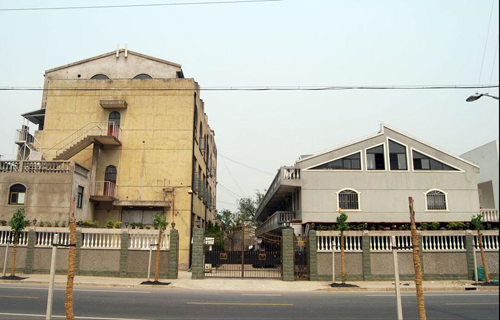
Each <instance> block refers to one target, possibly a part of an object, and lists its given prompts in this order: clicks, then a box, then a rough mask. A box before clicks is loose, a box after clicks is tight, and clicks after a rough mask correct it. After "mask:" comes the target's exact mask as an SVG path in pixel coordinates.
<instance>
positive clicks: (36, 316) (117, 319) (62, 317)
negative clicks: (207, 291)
mask: <svg viewBox="0 0 500 320" xmlns="http://www.w3.org/2000/svg"><path fill="white" fill-rule="evenodd" d="M0 316H14V317H35V318H45V315H44V314H28V313H0ZM52 318H61V319H66V316H52ZM75 319H97V320H149V319H132V318H104V317H80V316H75Z"/></svg>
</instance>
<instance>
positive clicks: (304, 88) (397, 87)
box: [0, 84, 500, 92]
mask: <svg viewBox="0 0 500 320" xmlns="http://www.w3.org/2000/svg"><path fill="white" fill-rule="evenodd" d="M499 87H500V86H499V85H498V84H494V85H491V84H488V85H486V84H483V85H393V86H269V87H266V86H255V87H254V86H248V87H238V86H231V87H199V88H42V87H12V86H3V87H0V91H45V92H47V91H88V92H93V91H165V92H167V91H194V90H200V91H342V90H461V89H493V88H499Z"/></svg>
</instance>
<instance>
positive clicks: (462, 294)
mask: <svg viewBox="0 0 500 320" xmlns="http://www.w3.org/2000/svg"><path fill="white" fill-rule="evenodd" d="M395 296H396V295H395V294H367V295H366V297H395ZM402 296H403V297H416V294H403V295H402ZM424 296H426V297H444V296H456V297H466V296H473V297H479V296H482V297H484V296H490V297H496V296H498V294H479V293H472V294H471V293H455V294H453V293H444V294H425V293H424Z"/></svg>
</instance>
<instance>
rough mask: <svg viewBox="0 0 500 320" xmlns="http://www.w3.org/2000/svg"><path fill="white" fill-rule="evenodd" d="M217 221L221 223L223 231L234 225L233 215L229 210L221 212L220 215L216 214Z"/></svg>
mask: <svg viewBox="0 0 500 320" xmlns="http://www.w3.org/2000/svg"><path fill="white" fill-rule="evenodd" d="M217 219H218V220H219V221H220V222H221V224H222V229H223V230H228V229H230V228H232V227H233V225H234V214H233V213H232V212H231V210H228V209H223V210H221V211H220V213H218V214H217Z"/></svg>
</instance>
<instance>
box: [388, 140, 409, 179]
mask: <svg viewBox="0 0 500 320" xmlns="http://www.w3.org/2000/svg"><path fill="white" fill-rule="evenodd" d="M389 160H390V165H391V170H395V171H397V170H408V157H407V154H406V147H405V146H403V145H402V144H399V143H397V142H394V141H392V140H389Z"/></svg>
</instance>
